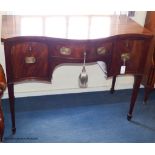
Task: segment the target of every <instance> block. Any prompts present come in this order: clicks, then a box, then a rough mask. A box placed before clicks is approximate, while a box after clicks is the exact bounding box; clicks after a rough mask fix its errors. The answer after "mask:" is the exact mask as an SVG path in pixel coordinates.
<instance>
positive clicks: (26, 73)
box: [11, 42, 48, 81]
mask: <svg viewBox="0 0 155 155" xmlns="http://www.w3.org/2000/svg"><path fill="white" fill-rule="evenodd" d="M11 61H12V65H13V76H14V80H15V81H16V80H18V79H23V78H26V77H32V78H33V77H34V78H35V77H38V78H44V77H47V75H48V47H47V45H46V44H44V43H40V42H23V43H18V44H15V45H13V46H12V50H11Z"/></svg>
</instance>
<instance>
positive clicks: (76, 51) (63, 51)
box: [50, 40, 113, 61]
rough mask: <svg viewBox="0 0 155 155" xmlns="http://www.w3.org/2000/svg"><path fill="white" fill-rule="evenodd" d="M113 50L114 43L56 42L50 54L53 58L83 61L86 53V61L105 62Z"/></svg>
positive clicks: (99, 41)
mask: <svg viewBox="0 0 155 155" xmlns="http://www.w3.org/2000/svg"><path fill="white" fill-rule="evenodd" d="M112 48H113V43H112V41H104V40H93V41H73V40H63V41H60V40H59V41H54V42H53V43H52V45H51V46H50V50H51V52H50V54H51V57H53V58H62V59H79V60H80V59H81V60H82V59H83V56H84V52H86V61H89V60H92V59H93V60H100V59H101V60H103V59H104V58H105V57H107V56H108V55H109V54H110V53H111V52H112Z"/></svg>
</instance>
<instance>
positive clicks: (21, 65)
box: [2, 16, 152, 133]
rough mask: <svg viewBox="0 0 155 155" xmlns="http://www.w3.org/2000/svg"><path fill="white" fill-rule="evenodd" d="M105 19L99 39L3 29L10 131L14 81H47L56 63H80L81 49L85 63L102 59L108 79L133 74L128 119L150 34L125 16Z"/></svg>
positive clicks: (14, 127)
mask: <svg viewBox="0 0 155 155" xmlns="http://www.w3.org/2000/svg"><path fill="white" fill-rule="evenodd" d="M9 18H11V17H9ZM18 18H19V16H18ZM106 18H109V21H110V22H109V23H110V25H109V27H105V28H106V29H107V31H105V32H106V35H104V34H103V37H102V38H98V39H97V38H96V39H81V40H80V39H79V40H77V39H65V38H52V37H47V36H21V35H20V34H15V33H11V32H10V31H9V30H10V29H9V28H8V31H2V32H5V33H4V34H2V42H3V43H4V50H5V61H6V73H7V86H8V93H9V100H10V109H11V118H12V132H13V133H15V131H16V126H15V109H14V102H15V101H14V99H15V98H14V84H16V83H18V82H24V81H27V80H32V79H33V80H38V81H46V82H49V83H50V82H51V78H52V74H53V71H54V69H55V67H56V66H58V65H59V64H63V63H83V56H84V52H86V59H85V62H86V63H88V62H96V61H103V62H105V64H106V72H107V77H108V78H110V77H116V76H117V75H120V74H121V75H125V74H132V75H134V77H135V78H134V85H133V91H132V94H131V101H130V107H129V112H128V114H127V119H128V120H131V118H132V113H133V109H134V105H135V102H136V98H137V95H138V90H139V86H140V83H141V80H142V76H143V74H144V66H145V61H146V57H147V54H148V49H149V46H150V41H151V39H152V33H151V32H150V31H148V30H147V29H146V28H144V27H142V26H140V25H139V24H137V23H136V22H135V21H133V20H132V19H130V18H129V17H127V16H106ZM5 23H7V22H6V21H5ZM3 26H4V25H3ZM51 28H52V27H51ZM103 29H104V27H103ZM7 32H8V33H7ZM107 33H108V34H107ZM114 79H115V78H114Z"/></svg>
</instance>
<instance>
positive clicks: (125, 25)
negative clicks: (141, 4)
mask: <svg viewBox="0 0 155 155" xmlns="http://www.w3.org/2000/svg"><path fill="white" fill-rule="evenodd" d="M22 18H23V16H19V15H3V16H2V31H1V39H2V41H4V40H5V39H8V38H12V37H19V36H31V34H28V35H27V34H24V35H23V34H22V32H21V19H22ZM101 20H103V21H102V22H101V23H102V25H103V30H102V29H101V31H100V30H98V29H97V27H96V29H90V27H91V26H92V25H91V24H90V23H89V26H90V27H89V26H88V28H89V29H90V30H89V33H90V34H92V35H89V34H88V36H84V37H81V38H76V36H75V35H74V32H76V33H77V31H78V30H77V27H76V29H75V31H73V30H72V33H73V37H72V36H67V34H66V36H63V37H60V38H64V39H98V38H107V37H113V36H119V35H121V36H122V35H143V36H146V37H150V36H152V33H151V32H150V31H149V30H147V29H146V28H144V27H143V26H141V25H139V24H138V23H136V22H135V21H134V20H132V19H131V18H129V17H128V16H125V15H120V16H116V15H113V16H103V18H101ZM94 24H95V23H94ZM29 26H31V25H29ZM29 26H28V27H27V29H29ZM36 27H37V25H36ZM100 27H101V26H100ZM51 29H52V26H51ZM57 29H61V25H58V27H57ZM26 31H29V30H26ZM79 31H80V28H79ZM97 31H98V34H97V35H93V34H95V33H96V32H97ZM79 33H81V32H79ZM32 36H34V35H32ZM37 36H38V35H37ZM39 36H47V37H54V36H52V35H50V34H42V35H39ZM81 36H82V35H81Z"/></svg>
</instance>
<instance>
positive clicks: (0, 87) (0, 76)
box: [0, 64, 6, 141]
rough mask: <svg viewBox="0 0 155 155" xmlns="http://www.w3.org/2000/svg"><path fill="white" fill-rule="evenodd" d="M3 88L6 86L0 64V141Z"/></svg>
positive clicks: (1, 136) (2, 118)
mask: <svg viewBox="0 0 155 155" xmlns="http://www.w3.org/2000/svg"><path fill="white" fill-rule="evenodd" d="M5 88H6V79H5V74H4V70H3V68H2V65H1V64H0V141H2V139H3V133H4V116H3V111H2V100H1V97H2V95H3V92H4V90H5Z"/></svg>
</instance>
